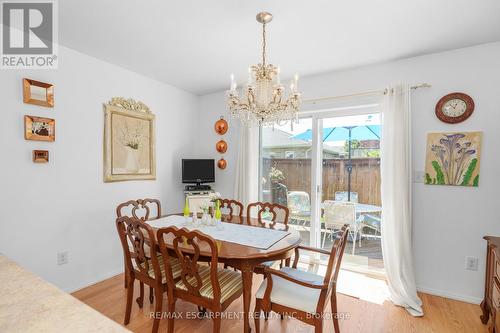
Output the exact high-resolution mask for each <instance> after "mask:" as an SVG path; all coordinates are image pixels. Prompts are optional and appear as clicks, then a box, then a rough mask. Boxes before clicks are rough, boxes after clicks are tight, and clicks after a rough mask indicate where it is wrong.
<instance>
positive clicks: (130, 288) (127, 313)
mask: <svg viewBox="0 0 500 333" xmlns="http://www.w3.org/2000/svg"><path fill="white" fill-rule="evenodd" d="M127 282H128V285H127V305H126V306H125V320H124V321H123V324H124V325H128V323H129V322H130V312H131V311H132V297H134V277H131V276H129V277H128V278H127Z"/></svg>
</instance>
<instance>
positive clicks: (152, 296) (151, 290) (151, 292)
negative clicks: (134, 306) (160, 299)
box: [149, 286, 155, 304]
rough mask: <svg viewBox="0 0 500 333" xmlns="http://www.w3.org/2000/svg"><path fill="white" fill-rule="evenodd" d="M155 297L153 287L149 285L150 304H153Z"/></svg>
mask: <svg viewBox="0 0 500 333" xmlns="http://www.w3.org/2000/svg"><path fill="white" fill-rule="evenodd" d="M154 299H155V296H154V290H153V287H151V286H149V304H153V301H154Z"/></svg>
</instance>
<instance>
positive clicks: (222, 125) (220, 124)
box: [215, 116, 229, 135]
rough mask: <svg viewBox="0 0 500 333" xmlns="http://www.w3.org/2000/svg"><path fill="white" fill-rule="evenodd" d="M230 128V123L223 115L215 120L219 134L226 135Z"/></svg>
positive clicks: (216, 130)
mask: <svg viewBox="0 0 500 333" xmlns="http://www.w3.org/2000/svg"><path fill="white" fill-rule="evenodd" d="M228 129H229V125H228V124H227V121H226V120H225V119H224V117H222V116H221V117H220V119H219V120H217V121H216V122H215V132H217V134H219V135H224V134H226V132H227V130H228Z"/></svg>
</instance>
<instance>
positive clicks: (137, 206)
mask: <svg viewBox="0 0 500 333" xmlns="http://www.w3.org/2000/svg"><path fill="white" fill-rule="evenodd" d="M152 208H153V209H154V210H156V214H152V213H151V212H152ZM126 209H128V212H129V214H125V212H124V211H125V210H126ZM154 210H153V212H154ZM138 213H139V215H138ZM116 216H117V217H122V216H133V217H135V218H136V219H138V218H141V217H142V218H144V220H146V221H148V220H154V219H159V218H160V217H161V203H160V200H158V199H150V198H146V199H137V200H129V201H127V202H124V203H121V204H119V205H118V207H116Z"/></svg>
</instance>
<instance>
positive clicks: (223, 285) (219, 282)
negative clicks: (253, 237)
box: [156, 227, 243, 333]
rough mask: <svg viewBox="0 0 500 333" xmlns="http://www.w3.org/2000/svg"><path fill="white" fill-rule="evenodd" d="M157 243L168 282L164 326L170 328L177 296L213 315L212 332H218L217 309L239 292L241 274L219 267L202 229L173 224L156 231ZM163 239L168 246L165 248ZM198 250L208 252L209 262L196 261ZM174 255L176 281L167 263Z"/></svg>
mask: <svg viewBox="0 0 500 333" xmlns="http://www.w3.org/2000/svg"><path fill="white" fill-rule="evenodd" d="M156 234H157V238H158V243H159V245H160V249H161V253H162V256H163V258H165V259H166V260H164V261H163V263H164V266H165V269H164V270H165V272H166V276H167V285H168V291H167V292H168V294H167V295H168V313H169V315H168V329H167V332H169V333H172V332H173V331H174V316H173V315H172V314H173V313H174V312H175V303H176V301H177V299H178V298H180V299H183V300H185V301H188V302H191V303H194V304H196V305H198V306H199V307H202V308H204V309H208V310H210V311H212V313H213V314H214V315H213V316H212V319H213V332H220V326H221V312H222V311H224V310H225V309H226V308H227V307H228V306H229V305H230V304H231V303H232V302H233V301H234V300H236V299H237V298H239V297H240V296H241V295H242V293H243V281H242V278H241V273H239V272H236V271H232V270H229V269H224V268H219V267H218V266H217V263H218V249H217V243H216V241H215V240H214V239H213V238H212V237H210V236H209V235H206V234H204V233H202V232H199V231H196V230H193V231H189V230H187V229H185V228H182V229H177V228H176V227H168V228H162V229H159V230H158V231H157V233H156ZM165 238H167V239H168V242H169V244H171V246H170V247H169V248H167V243H166V240H165ZM201 252H206V253H209V255H210V265H209V266H207V265H206V264H200V263H201V261H200V259H201V258H200V256H201ZM172 258H178V259H179V262H180V265H181V273H180V280H179V281H177V282H176V280H175V269H174V267H172V266H171V265H170V263H171V260H172Z"/></svg>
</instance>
